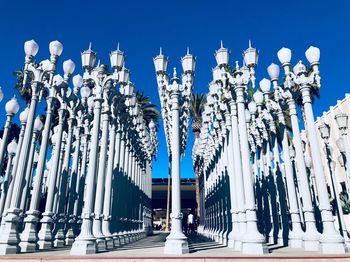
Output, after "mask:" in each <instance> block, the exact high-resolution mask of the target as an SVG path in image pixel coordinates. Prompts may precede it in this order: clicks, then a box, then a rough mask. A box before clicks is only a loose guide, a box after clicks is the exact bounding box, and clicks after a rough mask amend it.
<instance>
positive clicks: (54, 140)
mask: <svg viewBox="0 0 350 262" xmlns="http://www.w3.org/2000/svg"><path fill="white" fill-rule="evenodd" d="M57 138H58V134H57V133H54V134H53V135H52V136H51V143H52V144H54V145H56V143H57Z"/></svg>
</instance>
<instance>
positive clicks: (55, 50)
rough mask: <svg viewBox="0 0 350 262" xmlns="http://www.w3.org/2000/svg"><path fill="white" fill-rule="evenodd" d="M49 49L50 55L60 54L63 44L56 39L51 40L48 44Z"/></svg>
mask: <svg viewBox="0 0 350 262" xmlns="http://www.w3.org/2000/svg"><path fill="white" fill-rule="evenodd" d="M49 50H50V54H51V55H53V56H60V55H61V54H62V51H63V45H62V44H61V43H60V42H59V41H57V40H55V41H52V42H51V43H50V44H49Z"/></svg>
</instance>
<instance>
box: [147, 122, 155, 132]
mask: <svg viewBox="0 0 350 262" xmlns="http://www.w3.org/2000/svg"><path fill="white" fill-rule="evenodd" d="M148 127H149V129H150V130H153V129H154V128H155V127H156V125H155V124H154V122H153V120H151V122H149V125H148Z"/></svg>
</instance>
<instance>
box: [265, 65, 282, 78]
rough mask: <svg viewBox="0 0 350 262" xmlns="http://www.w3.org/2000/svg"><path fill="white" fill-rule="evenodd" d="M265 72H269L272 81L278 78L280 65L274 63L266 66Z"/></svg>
mask: <svg viewBox="0 0 350 262" xmlns="http://www.w3.org/2000/svg"><path fill="white" fill-rule="evenodd" d="M267 73H268V74H269V77H270V78H271V80H272V81H274V80H278V77H279V75H280V67H279V66H278V65H276V64H274V63H272V64H271V65H269V66H268V68H267Z"/></svg>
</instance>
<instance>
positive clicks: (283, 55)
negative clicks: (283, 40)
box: [277, 47, 292, 65]
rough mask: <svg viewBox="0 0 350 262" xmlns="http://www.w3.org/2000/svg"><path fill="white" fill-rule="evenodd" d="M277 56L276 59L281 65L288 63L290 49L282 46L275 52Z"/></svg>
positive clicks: (290, 57) (290, 55) (290, 56)
mask: <svg viewBox="0 0 350 262" xmlns="http://www.w3.org/2000/svg"><path fill="white" fill-rule="evenodd" d="M277 57H278V60H280V62H281V64H282V65H284V64H289V63H290V60H291V59H292V50H290V49H289V48H286V47H282V48H281V49H280V50H279V51H278V52H277Z"/></svg>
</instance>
